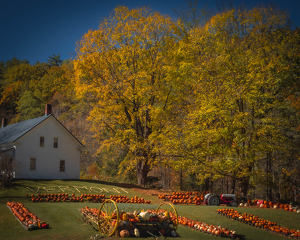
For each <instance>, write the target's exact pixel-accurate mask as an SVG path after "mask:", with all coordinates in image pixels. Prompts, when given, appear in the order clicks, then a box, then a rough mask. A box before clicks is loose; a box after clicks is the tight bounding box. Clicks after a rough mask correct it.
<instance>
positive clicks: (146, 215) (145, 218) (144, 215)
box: [140, 211, 150, 221]
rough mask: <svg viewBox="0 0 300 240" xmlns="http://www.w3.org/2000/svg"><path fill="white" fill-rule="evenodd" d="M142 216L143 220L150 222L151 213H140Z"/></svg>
mask: <svg viewBox="0 0 300 240" xmlns="http://www.w3.org/2000/svg"><path fill="white" fill-rule="evenodd" d="M140 216H141V218H142V219H143V220H144V221H148V220H149V218H150V213H149V212H147V211H146V212H141V213H140Z"/></svg>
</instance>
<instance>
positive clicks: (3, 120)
mask: <svg viewBox="0 0 300 240" xmlns="http://www.w3.org/2000/svg"><path fill="white" fill-rule="evenodd" d="M6 125H7V119H6V118H2V128H4V127H6Z"/></svg>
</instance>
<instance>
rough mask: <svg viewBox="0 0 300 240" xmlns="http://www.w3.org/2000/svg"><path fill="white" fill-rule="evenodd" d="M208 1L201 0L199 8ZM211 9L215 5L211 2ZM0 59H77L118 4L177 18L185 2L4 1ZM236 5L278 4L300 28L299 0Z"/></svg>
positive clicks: (235, 0) (0, 11)
mask: <svg viewBox="0 0 300 240" xmlns="http://www.w3.org/2000/svg"><path fill="white" fill-rule="evenodd" d="M207 2H208V1H207V0H198V5H199V7H201V6H204V5H205V4H206V3H207ZM209 2H210V5H209V6H211V7H213V6H214V4H213V3H212V2H214V1H209ZM0 3H1V5H0V32H1V35H0V60H4V61H6V60H8V59H11V58H12V57H17V58H19V59H21V60H23V59H27V60H29V61H30V63H31V64H34V63H36V61H39V62H46V61H47V58H48V57H49V56H52V55H53V54H60V56H61V59H63V60H64V59H68V58H74V57H75V48H76V41H78V40H80V39H81V37H82V36H83V34H84V33H86V32H87V31H88V30H89V29H97V28H98V25H99V22H100V21H101V18H102V17H107V16H109V14H110V13H111V12H112V10H113V9H114V8H115V7H117V6H118V5H124V6H128V7H129V8H135V7H142V6H149V7H151V8H152V10H155V11H159V12H160V13H162V14H167V15H170V16H171V17H176V15H175V14H174V12H173V10H172V9H180V7H181V6H185V4H186V3H185V0H160V1H158V0H152V1H150V0H123V1H122V0H106V1H104V0H83V1H78V0H60V1H58V0H51V1H49V0H6V1H4V0H1V1H0ZM233 3H234V4H235V6H238V5H240V4H241V3H245V4H246V6H248V7H253V6H256V5H257V4H261V3H263V4H267V3H275V4H276V5H277V6H279V7H280V8H282V9H285V10H287V11H288V13H289V14H290V18H291V19H292V21H293V22H294V26H298V27H300V11H299V9H300V0H274V1H267V0H260V1H255V0H253V1H242V0H233Z"/></svg>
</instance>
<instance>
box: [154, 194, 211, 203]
mask: <svg viewBox="0 0 300 240" xmlns="http://www.w3.org/2000/svg"><path fill="white" fill-rule="evenodd" d="M207 193H209V192H203V193H201V194H200V193H199V192H173V193H172V195H171V196H168V197H167V196H166V195H165V194H163V195H158V198H160V199H162V200H164V201H166V200H169V201H171V202H172V203H173V204H196V205H200V204H201V203H203V200H204V195H205V194H207ZM192 195H193V196H192Z"/></svg>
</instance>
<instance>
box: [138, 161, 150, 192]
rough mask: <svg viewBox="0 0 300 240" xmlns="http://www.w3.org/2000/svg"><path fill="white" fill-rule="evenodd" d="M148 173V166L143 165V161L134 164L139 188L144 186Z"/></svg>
mask: <svg viewBox="0 0 300 240" xmlns="http://www.w3.org/2000/svg"><path fill="white" fill-rule="evenodd" d="M148 172H149V171H148V165H147V164H146V163H145V160H140V161H138V162H137V163H136V175H137V180H138V185H139V186H142V187H145V186H146V183H147V175H148Z"/></svg>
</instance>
